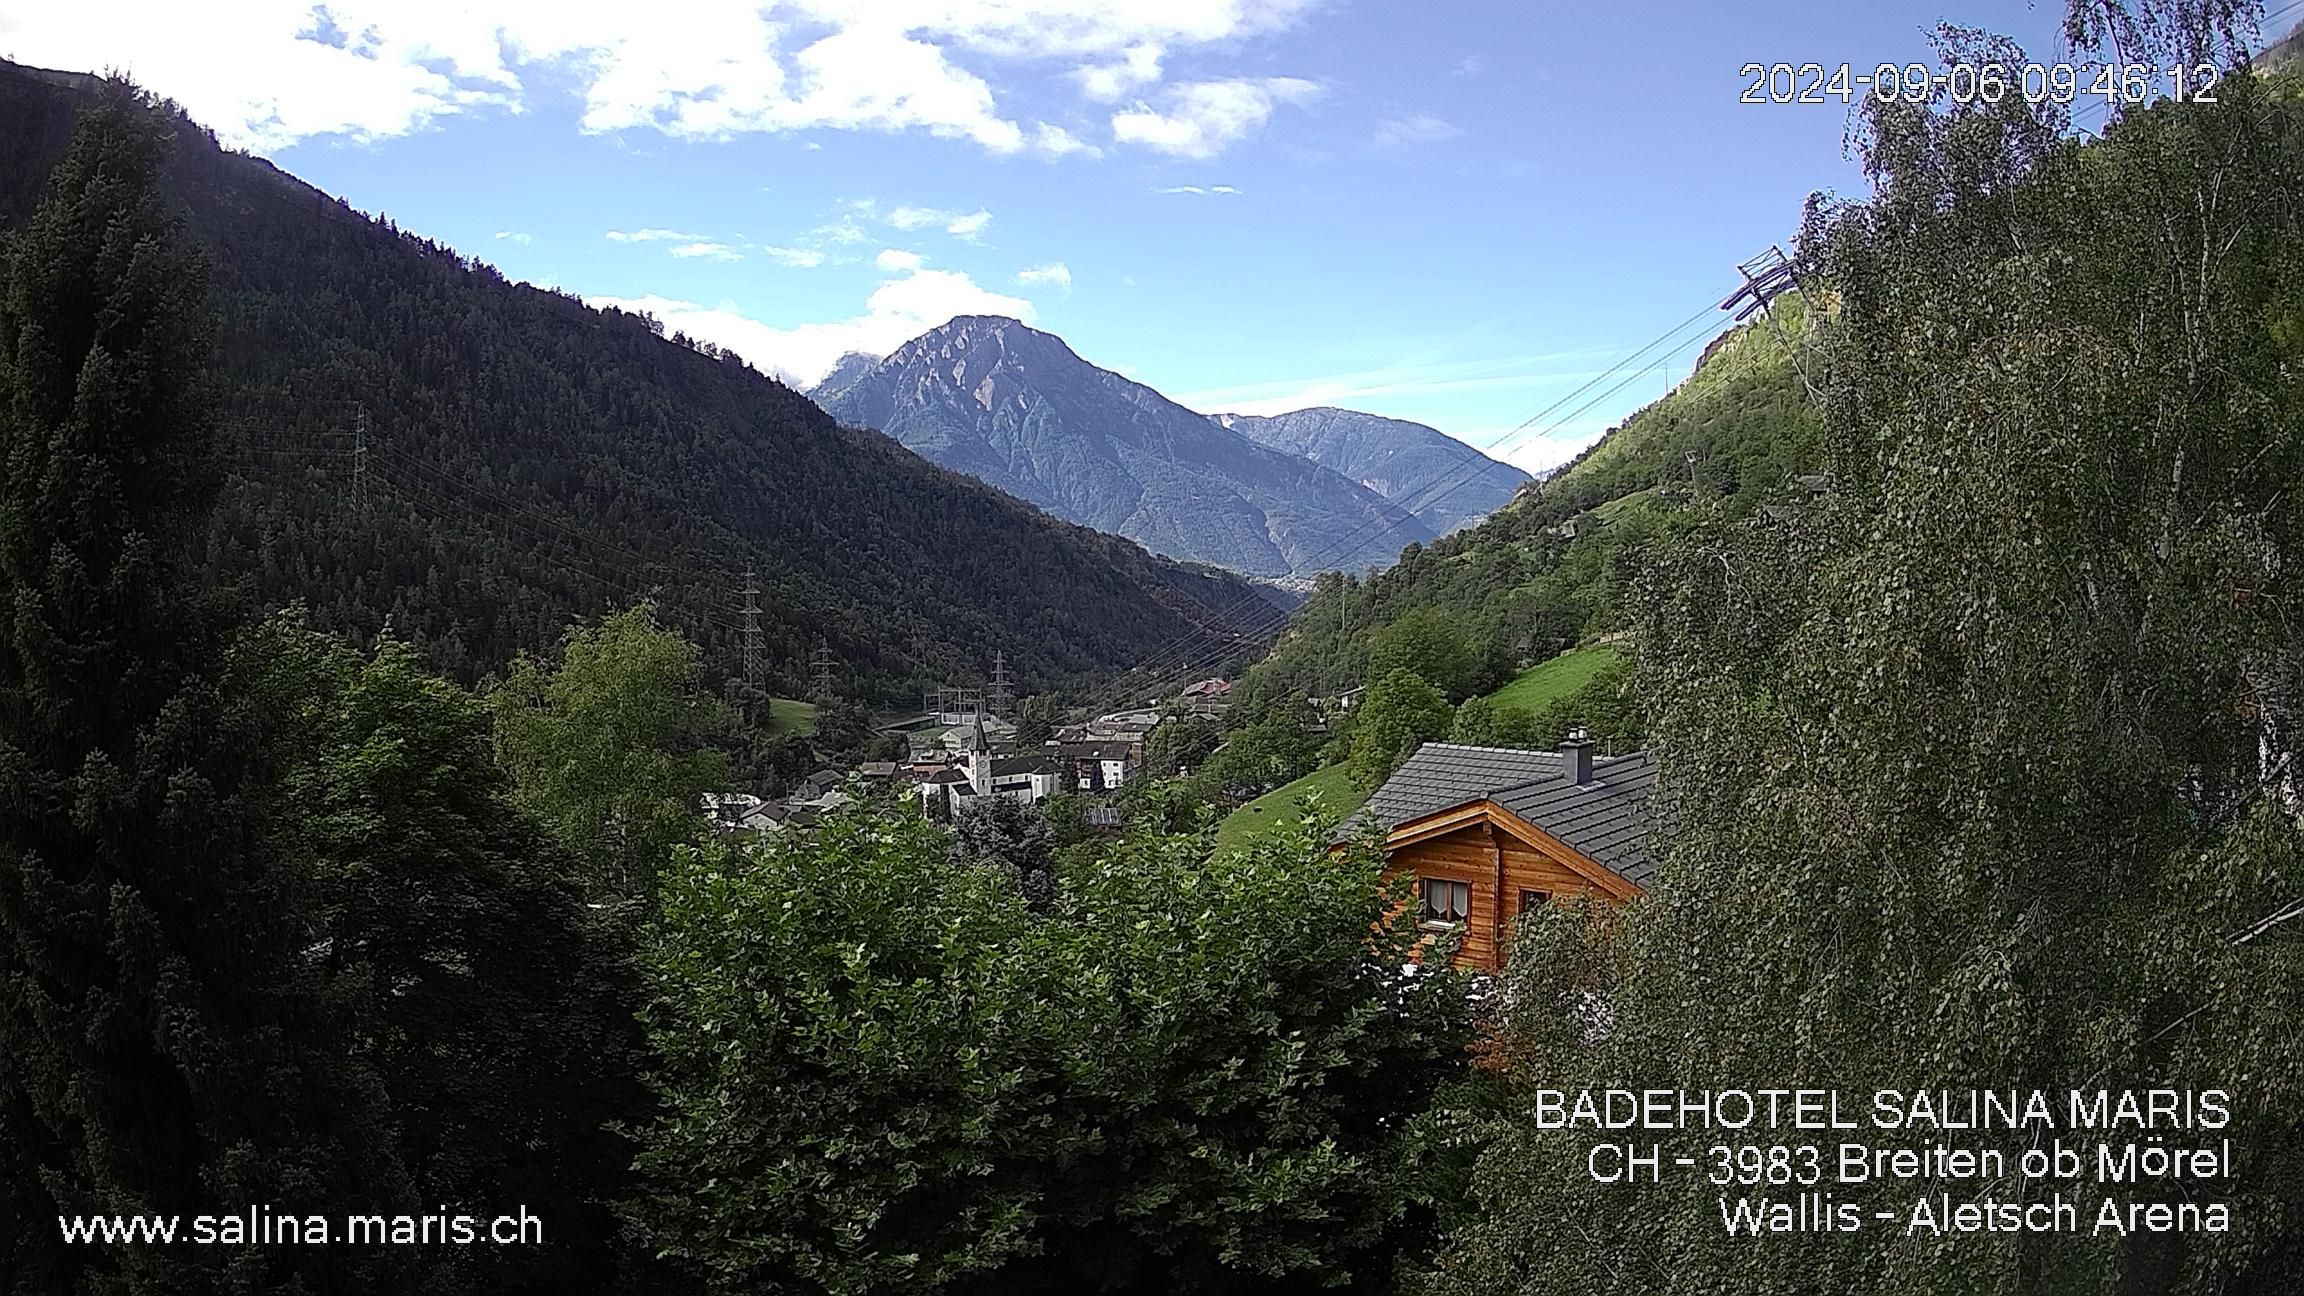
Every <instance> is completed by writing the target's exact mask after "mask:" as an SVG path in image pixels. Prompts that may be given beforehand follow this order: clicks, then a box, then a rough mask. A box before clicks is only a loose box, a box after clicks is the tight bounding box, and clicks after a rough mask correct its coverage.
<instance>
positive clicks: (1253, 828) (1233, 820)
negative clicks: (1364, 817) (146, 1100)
mask: <svg viewBox="0 0 2304 1296" xmlns="http://www.w3.org/2000/svg"><path fill="white" fill-rule="evenodd" d="M1314 792H1317V793H1319V794H1320V804H1321V807H1322V808H1323V809H1325V810H1327V811H1329V812H1330V813H1333V814H1350V813H1351V812H1352V811H1354V810H1357V809H1359V808H1360V803H1361V802H1362V801H1365V800H1367V799H1368V798H1367V797H1366V796H1365V795H1363V794H1362V793H1361V792H1360V791H1358V790H1357V789H1355V788H1354V787H1353V786H1352V782H1351V780H1350V779H1349V778H1347V777H1346V776H1345V773H1344V767H1343V766H1342V765H1330V766H1328V767H1327V768H1325V769H1316V770H1314V771H1312V772H1311V773H1309V774H1307V775H1305V776H1304V777H1302V778H1300V779H1298V780H1296V781H1295V782H1293V783H1290V784H1287V785H1286V786H1284V787H1277V788H1274V789H1272V790H1271V791H1270V792H1267V793H1265V794H1264V795H1262V796H1260V797H1258V798H1256V799H1255V800H1253V801H1251V802H1249V803H1248V804H1246V805H1244V806H1241V807H1240V808H1239V809H1237V810H1234V811H1233V812H1232V813H1231V814H1229V815H1226V816H1225V817H1224V822H1223V823H1221V824H1218V825H1217V826H1216V849H1218V850H1230V849H1231V848H1233V847H1235V846H1240V845H1244V844H1246V843H1247V841H1248V839H1249V838H1250V837H1252V836H1254V835H1255V833H1256V832H1257V830H1258V829H1261V828H1265V827H1268V826H1270V825H1272V824H1275V823H1281V822H1284V821H1285V819H1286V817H1287V816H1288V815H1290V814H1292V813H1294V811H1295V809H1296V802H1297V800H1298V799H1299V798H1301V797H1304V796H1306V795H1309V794H1311V793H1314Z"/></svg>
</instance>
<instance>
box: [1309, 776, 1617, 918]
mask: <svg viewBox="0 0 2304 1296" xmlns="http://www.w3.org/2000/svg"><path fill="white" fill-rule="evenodd" d="M1655 782H1656V762H1655V759H1654V758H1653V757H1651V756H1649V755H1648V753H1646V752H1634V753H1632V754H1630V755H1627V756H1595V757H1593V759H1592V782H1590V783H1588V784H1585V785H1583V786H1581V787H1579V786H1577V785H1575V784H1573V783H1570V782H1569V781H1568V775H1567V772H1566V768H1565V766H1564V764H1563V762H1562V760H1561V757H1560V753H1558V752H1556V751H1520V750H1516V749H1512V748H1504V747H1466V746H1462V745H1460V744H1456V743H1426V744H1424V745H1423V746H1422V747H1420V748H1418V749H1417V750H1416V754H1415V755H1413V756H1411V757H1409V758H1408V760H1407V762H1406V763H1405V764H1403V765H1402V766H1401V767H1400V768H1399V769H1398V770H1396V771H1394V772H1393V774H1392V777H1390V778H1388V779H1386V780H1384V786H1382V787H1380V788H1378V789H1376V794H1375V795H1374V796H1371V797H1369V798H1368V804H1367V806H1366V807H1365V808H1363V809H1362V810H1361V812H1360V813H1359V814H1357V815H1354V816H1353V817H1352V820H1351V822H1349V823H1347V824H1346V825H1345V826H1344V827H1343V828H1340V829H1339V830H1338V834H1337V835H1338V836H1339V837H1340V838H1341V837H1344V836H1348V835H1350V833H1351V832H1353V831H1355V830H1357V829H1359V828H1360V827H1362V826H1364V825H1365V824H1366V823H1367V822H1368V821H1369V820H1375V821H1377V822H1380V823H1382V824H1383V826H1384V827H1385V828H1386V829H1387V830H1390V829H1393V828H1397V827H1399V826H1400V825H1401V824H1403V823H1406V822H1407V821H1409V820H1411V819H1421V818H1423V817H1424V816H1425V815H1428V814H1433V813H1436V812H1438V811H1441V810H1448V809H1453V808H1454V807H1456V806H1460V805H1468V804H1470V803H1471V802H1474V801H1482V800H1487V801H1494V802H1496V803H1497V804H1498V805H1501V806H1503V807H1504V808H1505V809H1507V810H1509V811H1511V812H1512V813H1513V814H1516V815H1518V816H1519V817H1520V818H1522V819H1525V820H1527V821H1528V822H1529V823H1532V824H1534V825H1536V826H1537V827H1538V828H1541V829H1543V830H1544V831H1545V832H1548V833H1550V834H1551V835H1553V836H1554V837H1557V838H1559V839H1560V840H1561V841H1563V842H1566V843H1567V844H1568V845H1570V846H1573V847H1575V848H1576V849H1577V850H1579V851H1582V852H1583V853H1584V854H1585V855H1587V856H1590V857H1591V858H1592V859H1593V860H1595V861H1596V862H1598V863H1600V864H1602V865H1604V866H1606V867H1607V868H1609V869H1612V870H1614V871H1615V872H1616V873H1617V874H1618V875H1619V876H1621V877H1623V878H1624V879H1625V880H1626V881H1628V882H1631V883H1632V884H1633V885H1635V886H1641V887H1645V886H1647V885H1648V883H1649V880H1650V879H1651V878H1652V877H1654V875H1655V872H1656V864H1655V861H1654V860H1653V859H1652V858H1651V857H1650V856H1649V853H1648V846H1647V839H1648V829H1649V824H1650V818H1651V816H1650V813H1649V805H1648V796H1649V792H1650V790H1651V789H1652V788H1653V787H1654V785H1655Z"/></svg>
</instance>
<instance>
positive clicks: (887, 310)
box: [585, 269, 1033, 388]
mask: <svg viewBox="0 0 2304 1296" xmlns="http://www.w3.org/2000/svg"><path fill="white" fill-rule="evenodd" d="M898 273H899V274H900V275H901V277H900V278H893V279H889V280H887V281H886V282H884V283H882V284H881V285H880V286H879V287H878V288H876V289H874V290H873V291H872V295H871V296H870V297H869V298H867V299H866V300H865V303H864V310H863V313H861V314H859V315H856V316H853V317H851V318H849V319H845V320H839V321H835V322H830V323H815V324H801V325H797V326H794V327H791V328H778V327H776V326H775V325H771V324H765V323H762V322H761V321H759V320H756V319H753V318H752V317H751V316H749V315H746V314H744V313H743V312H742V311H741V310H738V309H737V308H736V307H735V306H734V305H732V304H727V303H723V304H721V305H718V306H707V305H703V304H701V303H698V302H691V301H681V300H679V299H676V298H670V297H659V296H654V295H650V296H646V297H589V298H586V299H585V300H587V301H589V302H590V303H591V304H592V305H594V306H603V307H605V306H614V307H617V308H618V309H621V310H626V311H630V312H633V313H635V314H637V313H640V312H646V313H648V314H650V315H653V316H655V317H656V318H657V319H659V320H662V321H663V322H664V327H665V329H666V331H667V332H670V331H678V332H682V333H686V334H688V335H689V336H691V337H697V338H704V339H706V340H709V341H711V342H715V343H717V344H719V345H721V346H724V347H728V348H730V349H732V350H734V351H735V352H736V353H737V354H739V355H741V356H743V357H744V358H745V359H746V360H748V361H750V362H752V364H754V365H756V366H758V367H759V368H761V369H764V370H767V371H769V372H771V373H775V374H777V375H779V376H781V377H783V378H784V379H785V380H786V381H787V382H790V383H791V384H793V385H794V386H797V387H801V388H807V387H812V386H814V385H816V384H817V383H819V382H821V381H823V379H824V376H825V375H826V374H828V373H830V372H832V366H833V365H834V364H835V363H837V362H838V361H839V359H840V357H841V356H843V355H846V354H847V353H848V352H850V351H862V352H865V353H866V354H869V355H886V354H887V353H889V352H891V351H894V350H895V349H896V348H897V347H899V346H902V345H903V344H904V343H906V342H909V341H911V340H912V339H913V338H916V337H918V336H920V335H921V334H922V333H925V332H927V331H928V330H930V329H932V328H935V327H937V326H939V325H941V324H944V323H946V322H947V321H949V320H951V319H952V318H953V317H954V316H956V315H1007V316H1012V317H1014V318H1016V319H1020V320H1024V321H1025V322H1027V323H1029V322H1030V321H1031V320H1032V318H1033V307H1032V303H1031V302H1030V301H1028V300H1026V299H1025V298H1022V297H1013V296H1010V295H1008V294H1006V293H998V292H993V291H992V290H990V289H988V288H984V287H982V286H980V285H978V284H977V283H976V282H975V281H974V280H972V279H970V278H969V277H968V276H967V275H965V274H962V273H960V272H959V271H957V270H925V269H910V270H900V271H899V272H898Z"/></svg>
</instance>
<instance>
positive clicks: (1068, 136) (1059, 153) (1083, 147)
mask: <svg viewBox="0 0 2304 1296" xmlns="http://www.w3.org/2000/svg"><path fill="white" fill-rule="evenodd" d="M1032 147H1033V148H1034V149H1037V150H1038V151H1039V152H1040V153H1041V154H1043V155H1045V156H1047V157H1052V158H1060V157H1071V156H1072V155H1074V154H1079V155H1080V156H1082V157H1089V158H1100V157H1102V156H1104V150H1102V149H1100V148H1098V147H1096V146H1095V145H1093V144H1091V143H1089V142H1088V141H1086V140H1084V139H1081V138H1080V137H1079V136H1077V135H1074V134H1073V133H1072V132H1070V131H1068V130H1066V129H1064V128H1063V127H1061V126H1051V125H1049V124H1048V123H1046V122H1040V123H1039V124H1037V125H1035V126H1034V127H1033V128H1032Z"/></svg>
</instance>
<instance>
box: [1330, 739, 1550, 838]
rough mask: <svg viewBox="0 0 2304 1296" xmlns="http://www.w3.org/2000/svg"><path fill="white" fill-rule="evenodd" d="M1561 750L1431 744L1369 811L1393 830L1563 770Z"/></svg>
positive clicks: (1380, 792) (1393, 779)
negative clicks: (1412, 820) (1452, 807)
mask: <svg viewBox="0 0 2304 1296" xmlns="http://www.w3.org/2000/svg"><path fill="white" fill-rule="evenodd" d="M1559 769H1560V753H1558V752H1551V751H1523V750H1521V749H1519V748H1517V747H1467V746H1464V745H1463V744H1461V743H1438V742H1435V743H1426V744H1424V745H1423V746H1422V747H1419V748H1417V749H1416V754H1415V755H1413V756H1410V757H1409V758H1408V759H1407V761H1406V762H1404V763H1403V764H1402V765H1401V766H1400V768H1399V769H1396V770H1394V771H1392V777H1390V778H1388V779H1386V780H1384V786H1382V787H1380V788H1377V789H1376V794H1375V795H1374V796H1371V797H1369V798H1368V805H1367V808H1366V809H1365V810H1363V811H1361V815H1360V816H1355V818H1356V819H1357V818H1360V817H1361V816H1365V817H1367V818H1370V819H1375V820H1379V821H1381V822H1382V823H1383V825H1384V826H1385V827H1386V828H1387V829H1389V828H1393V827H1397V826H1398V825H1400V824H1402V823H1405V822H1407V821H1408V820H1410V819H1417V818H1421V817H1423V816H1425V815H1428V814H1431V813H1432V812H1433V811H1435V810H1446V809H1448V808H1449V807H1450V806H1460V805H1463V804H1464V803H1465V802H1467V801H1478V800H1479V799H1481V798H1482V797H1485V796H1490V795H1493V794H1495V793H1498V792H1501V791H1503V790H1504V789H1506V788H1512V787H1519V786H1520V785H1521V784H1523V783H1532V782H1534V781H1536V780H1537V779H1540V778H1549V777H1551V776H1552V775H1554V774H1556V773H1558V772H1559Z"/></svg>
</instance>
